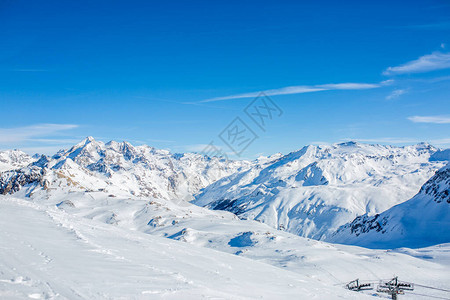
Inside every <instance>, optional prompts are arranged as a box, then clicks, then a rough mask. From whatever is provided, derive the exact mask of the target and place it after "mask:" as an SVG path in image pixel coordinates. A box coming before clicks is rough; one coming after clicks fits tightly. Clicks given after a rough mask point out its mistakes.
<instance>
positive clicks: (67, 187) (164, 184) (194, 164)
mask: <svg viewBox="0 0 450 300" xmlns="http://www.w3.org/2000/svg"><path fill="white" fill-rule="evenodd" d="M251 165H252V163H250V162H247V161H227V160H225V159H220V158H210V157H206V156H203V155H199V154H171V153H170V152H168V151H166V150H157V149H154V148H152V147H149V146H138V147H134V146H132V145H131V144H129V143H127V142H123V143H118V142H114V141H112V142H109V143H107V144H104V143H102V142H99V141H95V140H94V139H93V138H91V137H89V138H87V139H85V140H84V141H82V142H80V143H79V144H77V145H75V146H73V147H72V148H70V149H69V150H63V151H60V152H58V153H57V154H56V155H54V156H53V157H51V158H47V157H41V158H40V159H39V160H38V161H36V162H34V163H33V164H31V165H30V166H28V167H25V168H23V169H21V170H17V171H9V172H3V173H2V174H1V176H0V193H3V194H5V193H13V192H17V191H18V190H20V187H21V186H26V188H27V189H26V190H27V192H28V194H27V196H30V195H32V193H33V192H34V191H35V190H36V189H49V191H55V192H56V191H57V192H58V193H64V192H65V193H68V192H73V191H80V190H81V191H86V192H91V191H101V192H104V193H108V194H110V195H111V196H122V197H133V196H134V197H147V198H149V197H151V198H156V199H170V200H172V199H173V200H191V199H192V195H193V194H195V193H197V192H198V191H199V190H200V189H201V188H204V187H205V186H207V185H209V184H211V183H213V182H214V181H216V180H218V179H220V178H222V177H224V176H228V175H230V174H233V173H235V172H239V171H242V170H243V169H247V168H249V167H250V166H251ZM21 174H22V175H21ZM26 174H39V178H37V175H33V176H28V177H27V176H25V175H26ZM15 178H20V180H19V181H18V180H15Z"/></svg>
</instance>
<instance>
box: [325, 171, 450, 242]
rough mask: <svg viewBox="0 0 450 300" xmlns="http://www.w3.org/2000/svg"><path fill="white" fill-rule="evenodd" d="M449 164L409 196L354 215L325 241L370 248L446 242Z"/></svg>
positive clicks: (449, 210)
mask: <svg viewBox="0 0 450 300" xmlns="http://www.w3.org/2000/svg"><path fill="white" fill-rule="evenodd" d="M449 229H450V164H448V165H447V166H445V167H443V168H442V169H440V170H439V171H437V172H436V174H435V175H434V176H433V177H431V178H430V180H428V181H427V182H426V183H425V184H424V185H423V186H422V188H421V189H420V191H419V193H418V194H417V195H416V196H414V197H413V198H412V199H411V200H409V201H406V202H404V203H401V204H399V205H396V206H394V207H392V208H391V209H388V210H387V211H385V212H383V213H381V214H379V215H378V214H377V215H375V216H372V217H369V216H367V215H364V216H360V217H357V218H356V219H355V220H353V222H351V223H349V224H346V225H344V226H342V227H341V228H339V230H338V231H337V232H336V234H334V235H333V236H332V237H331V238H330V239H329V241H331V242H338V243H345V244H353V245H360V246H365V247H372V248H395V247H412V248H416V247H424V246H429V245H435V244H440V243H449V242H450V230H449Z"/></svg>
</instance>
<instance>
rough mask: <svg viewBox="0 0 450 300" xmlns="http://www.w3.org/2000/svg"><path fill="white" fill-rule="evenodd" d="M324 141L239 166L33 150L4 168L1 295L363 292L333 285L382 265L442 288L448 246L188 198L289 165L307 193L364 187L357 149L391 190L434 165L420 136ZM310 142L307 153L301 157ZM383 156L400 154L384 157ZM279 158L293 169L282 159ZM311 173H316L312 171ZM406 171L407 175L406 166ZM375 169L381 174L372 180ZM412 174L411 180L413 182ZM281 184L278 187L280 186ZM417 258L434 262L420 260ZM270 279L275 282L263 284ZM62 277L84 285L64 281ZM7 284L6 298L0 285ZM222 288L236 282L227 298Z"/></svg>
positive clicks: (124, 147) (162, 154) (90, 145)
mask: <svg viewBox="0 0 450 300" xmlns="http://www.w3.org/2000/svg"><path fill="white" fill-rule="evenodd" d="M326 147H328V148H329V149H330V151H329V152H331V153H332V154H330V156H328V155H325V154H320V151H325V150H324V148H323V147H316V148H313V147H312V146H310V147H305V148H304V149H302V150H300V151H299V152H302V153H303V154H299V153H297V156H295V155H294V154H290V155H287V156H282V155H275V156H272V157H269V158H260V159H258V160H256V161H253V162H247V161H226V160H221V159H218V158H208V157H205V156H202V155H198V154H170V153H169V152H168V151H165V150H157V149H154V148H151V147H148V146H139V147H134V146H132V145H130V144H129V143H126V142H123V143H117V142H110V143H106V144H105V143H102V142H98V141H95V140H94V139H92V138H88V139H86V140H84V141H82V142H81V143H79V144H77V145H75V146H74V147H72V148H71V149H68V150H64V151H60V152H59V153H57V154H56V155H54V156H53V157H46V156H42V157H41V158H40V159H39V160H37V161H33V162H31V164H29V165H28V166H26V167H23V168H21V169H18V170H10V171H6V172H2V173H1V174H0V194H3V195H0V206H1V209H0V212H2V216H1V218H0V223H1V228H2V231H1V233H0V238H1V240H5V241H7V243H8V245H9V246H8V247H7V248H6V247H5V248H2V247H0V248H1V249H0V254H1V255H0V256H1V257H6V258H8V259H5V260H2V259H1V258H0V265H4V266H5V267H3V268H2V270H3V271H2V272H3V273H2V274H0V297H2V296H5V297H8V296H17V297H21V296H23V297H26V296H27V295H28V296H33V297H34V296H36V297H37V296H39V295H40V297H41V298H46V297H48V298H52V297H54V298H58V297H57V296H55V295H58V294H61V295H67V297H68V298H76V296H74V295H76V294H80V295H82V296H81V298H105V297H106V298H108V297H110V298H115V297H125V298H129V297H138V298H139V297H141V296H142V297H143V298H146V297H151V298H171V297H172V298H177V297H179V296H180V295H183V296H186V297H190V298H199V297H201V295H206V296H205V297H222V298H233V297H232V296H236V298H239V299H245V298H255V297H260V296H262V297H268V298H271V299H272V298H277V297H279V298H290V297H292V294H299V293H300V294H301V295H309V296H311V297H317V298H320V297H325V298H327V299H330V298H333V297H335V298H339V297H341V298H352V297H353V298H355V299H359V298H361V297H363V295H360V294H351V293H350V294H349V293H348V292H346V291H344V290H343V289H342V286H343V285H344V284H345V283H346V282H348V281H350V280H353V279H354V278H357V277H359V278H361V279H366V280H369V279H371V280H379V279H381V278H389V277H390V276H392V274H393V272H394V271H393V269H395V273H396V274H397V275H399V276H400V277H401V278H402V279H403V280H408V281H415V282H421V283H423V284H434V285H436V284H437V285H438V286H440V287H445V286H447V285H448V283H449V282H448V279H447V277H446V276H445V274H446V272H447V269H448V262H450V259H449V258H448V253H450V252H449V251H448V248H449V246H448V245H441V246H436V247H435V248H426V249H417V250H409V249H406V250H405V249H401V250H395V251H388V252H387V251H384V250H370V249H364V248H360V247H352V246H346V245H333V244H329V243H327V242H322V241H315V240H310V239H306V238H303V237H300V236H298V235H294V234H291V233H289V232H286V231H282V230H278V229H277V228H273V227H271V226H269V225H270V224H264V223H261V222H257V221H254V220H251V219H248V220H243V219H240V218H238V217H237V216H236V215H234V214H233V213H231V212H228V211H222V210H210V209H208V208H205V207H201V206H197V205H194V204H192V203H190V202H189V201H185V200H190V199H192V198H193V196H192V195H193V194H195V193H202V192H206V191H211V188H212V187H214V186H216V187H217V189H220V185H218V183H220V182H222V183H223V182H227V181H228V180H230V178H236V176H241V175H242V174H244V175H245V176H248V174H254V175H253V177H254V178H257V177H258V176H259V175H261V174H264V173H265V174H266V175H267V177H265V178H267V179H268V182H267V186H271V184H274V182H275V180H276V179H274V178H275V177H274V174H273V173H276V172H281V173H282V172H286V174H288V173H289V172H293V173H294V174H295V176H294V177H298V178H303V179H301V180H300V181H303V182H302V184H303V183H304V185H301V187H305V188H308V187H316V188H317V189H319V188H321V187H325V188H327V187H329V186H330V185H332V184H336V185H338V184H342V185H344V183H339V182H340V181H343V182H349V184H350V186H352V182H356V183H353V186H358V184H361V185H362V183H359V181H363V182H365V186H366V187H367V186H369V185H370V184H373V183H372V181H371V176H372V175H370V174H366V175H364V176H361V172H362V171H361V169H362V170H366V169H367V168H369V167H368V166H365V165H364V164H358V163H356V162H358V161H359V160H360V159H361V157H363V158H364V157H366V156H368V157H369V158H365V159H364V160H367V161H366V162H365V164H369V166H370V167H371V168H372V169H370V170H372V173H373V174H374V175H375V176H378V177H379V180H380V181H383V180H382V179H385V180H387V181H391V184H392V185H395V183H396V182H406V183H410V184H411V183H414V182H416V181H417V182H419V181H421V180H422V177H425V176H426V175H425V173H426V172H427V170H432V169H433V168H435V167H437V166H439V165H442V164H443V162H442V161H439V160H437V161H434V162H429V161H428V160H429V157H430V155H432V154H433V153H435V152H436V150H435V149H434V148H433V147H431V146H429V145H417V146H412V147H409V148H408V147H406V148H396V147H384V146H370V145H360V144H345V145H335V146H326ZM346 147H347V148H346ZM313 149H316V150H315V151H316V152H314V153H311V152H310V151H312V150H313ZM370 151H372V152H370ZM383 151H384V152H383ZM339 152H340V154H338V153H339ZM380 152H381V154H380ZM368 153H369V154H368ZM377 153H378V154H377ZM383 153H384V154H383ZM392 153H397V154H396V155H393V156H392V157H390V155H391V154H392ZM305 154H308V155H309V156H308V155H306V156H305V157H304V158H303V159H304V161H303V162H302V163H303V164H306V166H309V165H311V164H312V163H313V162H314V161H315V162H316V164H315V165H314V166H310V167H309V169H308V168H298V170H297V172H296V173H295V172H294V169H295V167H296V165H295V164H297V166H301V164H302V163H300V162H298V161H296V159H297V160H301V157H302V156H303V155H305ZM363 154H364V155H363ZM316 156H317V157H318V158H317V157H316ZM379 156H381V157H384V156H387V157H386V158H379ZM294 157H297V158H296V159H294ZM307 157H309V159H310V160H311V162H310V163H307V161H306V160H307ZM330 157H331V158H330ZM289 158H290V159H291V160H290V161H292V162H293V163H292V165H291V166H289V165H288V164H289V163H288V162H287V161H286V160H289ZM327 158H328V159H329V160H330V161H328V162H327ZM390 159H392V160H393V161H394V163H390V162H389V160H390ZM364 160H363V161H364ZM335 164H336V165H335ZM326 166H330V170H327V169H326V168H325V167H326ZM290 167H292V169H291V168H290ZM315 168H320V169H321V171H320V172H321V173H320V174H321V176H318V175H317V174H319V173H317V172H316V169H315ZM339 168H343V170H339ZM359 168H361V169H359ZM413 168H416V169H417V170H418V171H416V172H411V170H412V169H413ZM270 170H272V171H270ZM352 170H353V171H352ZM385 170H389V171H390V172H391V173H388V176H386V177H381V175H380V174H381V173H382V172H384V171H385ZM394 170H397V171H394ZM332 171H333V172H335V173H332ZM339 172H341V173H339ZM347 172H349V173H348V174H347ZM313 173H314V174H313ZM430 173H432V171H430ZM298 174H300V175H298ZM330 174H335V175H334V176H335V177H333V176H331V175H330ZM269 175H270V176H269ZM280 176H281V175H280ZM283 176H284V175H283ZM430 176H431V175H430ZM322 177H324V178H325V180H323V179H322ZM344 177H345V180H346V181H345V180H344V179H343V178H344ZM221 178H223V179H221ZM224 180H225V181H224ZM261 180H262V177H261ZM284 180H285V184H286V185H287V184H290V181H288V180H287V179H284ZM425 180H426V178H425V179H423V182H425ZM366 181H367V182H368V183H367V182H366ZM423 182H420V183H417V185H418V187H417V189H418V188H419V186H420V185H421V184H422V183H423ZM275 183H276V182H275ZM274 186H276V185H274ZM379 186H383V185H382V184H381V183H380V184H379ZM388 186H390V185H388ZM205 187H206V188H205ZM375 187H376V185H375ZM203 188H204V190H202V189H203ZM235 188H236V189H238V188H244V189H246V188H247V187H245V186H242V187H241V186H239V185H238V186H236V187H235ZM282 188H284V189H287V188H288V187H287V186H282V185H279V189H280V190H281V189H282ZM340 188H342V189H344V187H340ZM336 189H337V187H336ZM374 189H375V188H374ZM400 190H401V189H400ZM325 195H326V193H325ZM184 199H185V200H184ZM43 236H45V237H46V238H43ZM53 236H54V237H55V239H54V240H53ZM161 238H165V239H161ZM61 241H63V242H61ZM204 248H209V249H204ZM211 249H213V250H217V251H220V252H222V253H219V252H217V251H211ZM430 253H431V254H430ZM424 255H426V256H428V257H431V258H429V259H427V260H424V259H422V258H421V257H422V256H424ZM235 256H239V257H235ZM10 257H12V258H13V262H12V263H10V262H9V260H10ZM20 257H26V258H27V259H29V260H25V261H22V260H20V259H19V258H20ZM67 257H70V259H66V258H67ZM202 257H205V259H204V260H203V259H202ZM31 263H32V264H33V267H32V268H30V267H29V265H30V264H31ZM78 264H83V265H85V267H84V268H83V271H82V272H81V271H80V270H78V271H77V267H78ZM49 266H50V269H49ZM99 266H101V267H99ZM273 267H276V268H273ZM64 270H73V271H74V272H71V273H70V276H68V277H67V279H65V278H66V277H64V276H60V275H61V274H62V273H61V272H63V271H64ZM96 270H100V271H101V272H102V273H103V272H105V273H107V274H108V280H109V281H110V282H111V283H113V284H114V288H111V285H108V284H105V283H104V282H105V281H103V280H102V281H100V280H98V278H97V277H98V276H92V275H89V274H91V273H92V274H95V273H96V272H100V271H96ZM252 270H253V271H252ZM419 270H420V272H419ZM48 272H50V273H48ZM45 274H49V275H48V276H46V275H45ZM136 274H138V275H136ZM139 274H145V275H143V276H147V277H146V278H147V279H148V280H141V279H140V278H141V277H140V275H139ZM149 274H150V275H149ZM199 274H207V276H206V275H205V276H201V275H199ZM260 274H263V275H262V276H260ZM267 274H270V275H267ZM136 276H137V277H136ZM161 276H162V277H161ZM246 276H249V277H248V278H247V277H246ZM268 276H269V277H270V276H276V277H277V279H274V280H269V279H268V278H267V277H268ZM58 278H59V279H58ZM178 279H179V280H178ZM69 281H76V282H79V283H82V284H80V285H79V288H77V289H76V290H70V289H68V288H67V286H68V285H69V286H70V284H68V282H69ZM46 282H47V283H48V284H45V283H46ZM261 282H264V284H263V285H261V284H260V283H261ZM221 284H223V286H222V285H221ZM13 285H14V287H16V288H15V289H14V291H15V292H14V293H16V294H14V293H13V294H8V293H7V292H5V293H4V291H5V290H6V291H10V290H11V286H13ZM286 285H287V287H286ZM291 285H292V287H293V290H292V292H291V291H290V290H289V289H290V288H291ZM326 286H328V287H330V288H327V287H326ZM108 287H110V289H108ZM224 287H225V288H224ZM246 287H248V290H246ZM230 288H232V289H233V291H232V292H231V294H230V293H229V294H227V291H229V290H230ZM205 289H206V291H205ZM277 292H278V293H279V294H277ZM147 293H148V294H147ZM323 293H325V294H323ZM324 295H325V296H324ZM436 295H437V296H439V295H438V294H436ZM419 299H420V298H419Z"/></svg>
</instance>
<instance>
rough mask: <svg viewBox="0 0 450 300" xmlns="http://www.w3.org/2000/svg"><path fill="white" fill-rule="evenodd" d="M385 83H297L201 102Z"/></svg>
mask: <svg viewBox="0 0 450 300" xmlns="http://www.w3.org/2000/svg"><path fill="white" fill-rule="evenodd" d="M382 85H383V83H381V84H379V83H353V82H348V83H331V84H320V85H297V86H288V87H283V88H279V89H271V90H264V91H258V92H251V93H244V94H236V95H231V96H225V97H216V98H210V99H206V100H202V101H199V103H205V102H216V101H225V100H231V99H242V98H254V97H257V96H259V95H260V94H261V93H264V94H265V95H267V96H277V95H293V94H304V93H312V92H320V91H331V90H366V89H374V88H378V87H380V86H382Z"/></svg>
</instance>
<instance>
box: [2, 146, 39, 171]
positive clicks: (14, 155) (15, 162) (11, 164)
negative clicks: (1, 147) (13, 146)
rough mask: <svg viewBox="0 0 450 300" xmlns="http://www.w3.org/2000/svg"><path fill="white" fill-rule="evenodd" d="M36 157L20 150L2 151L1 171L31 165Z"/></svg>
mask: <svg viewBox="0 0 450 300" xmlns="http://www.w3.org/2000/svg"><path fill="white" fill-rule="evenodd" d="M34 160H35V158H33V157H31V156H30V155H28V154H26V153H25V152H22V151H20V150H6V151H0V172H3V171H7V170H12V169H18V168H21V167H24V166H27V165H29V164H30V163H32V162H33V161H34Z"/></svg>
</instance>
